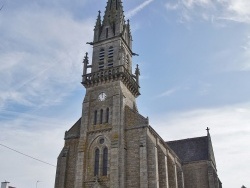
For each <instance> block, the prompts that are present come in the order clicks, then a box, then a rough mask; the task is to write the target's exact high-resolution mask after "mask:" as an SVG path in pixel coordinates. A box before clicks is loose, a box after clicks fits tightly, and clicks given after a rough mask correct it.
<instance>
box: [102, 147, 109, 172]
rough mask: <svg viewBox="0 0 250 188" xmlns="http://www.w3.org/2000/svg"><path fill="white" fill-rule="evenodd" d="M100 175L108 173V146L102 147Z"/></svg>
mask: <svg viewBox="0 0 250 188" xmlns="http://www.w3.org/2000/svg"><path fill="white" fill-rule="evenodd" d="M102 175H103V176H107V175H108V148H106V147H105V148H104V149H103V168H102Z"/></svg>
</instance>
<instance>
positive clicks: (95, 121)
mask: <svg viewBox="0 0 250 188" xmlns="http://www.w3.org/2000/svg"><path fill="white" fill-rule="evenodd" d="M96 123H97V110H95V112H94V125H96Z"/></svg>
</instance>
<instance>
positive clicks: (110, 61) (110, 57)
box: [108, 46, 114, 67]
mask: <svg viewBox="0 0 250 188" xmlns="http://www.w3.org/2000/svg"><path fill="white" fill-rule="evenodd" d="M113 58H114V47H113V46H110V47H109V50H108V67H113Z"/></svg>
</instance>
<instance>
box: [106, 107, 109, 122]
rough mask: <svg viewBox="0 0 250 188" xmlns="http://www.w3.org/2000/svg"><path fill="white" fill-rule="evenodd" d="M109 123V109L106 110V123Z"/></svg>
mask: <svg viewBox="0 0 250 188" xmlns="http://www.w3.org/2000/svg"><path fill="white" fill-rule="evenodd" d="M108 122H109V108H107V109H106V123H108Z"/></svg>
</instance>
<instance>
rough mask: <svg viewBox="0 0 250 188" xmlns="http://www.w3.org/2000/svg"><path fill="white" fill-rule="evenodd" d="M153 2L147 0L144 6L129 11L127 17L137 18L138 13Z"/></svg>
mask: <svg viewBox="0 0 250 188" xmlns="http://www.w3.org/2000/svg"><path fill="white" fill-rule="evenodd" d="M153 1H154V0H146V1H145V2H143V3H142V4H140V5H139V6H137V7H135V8H134V9H132V10H130V11H128V12H127V13H126V17H127V18H132V17H133V16H135V15H136V14H137V13H139V12H140V11H141V10H143V9H144V8H145V7H146V6H148V5H149V4H150V3H152V2H153Z"/></svg>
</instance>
